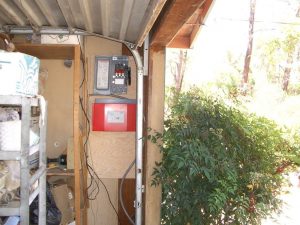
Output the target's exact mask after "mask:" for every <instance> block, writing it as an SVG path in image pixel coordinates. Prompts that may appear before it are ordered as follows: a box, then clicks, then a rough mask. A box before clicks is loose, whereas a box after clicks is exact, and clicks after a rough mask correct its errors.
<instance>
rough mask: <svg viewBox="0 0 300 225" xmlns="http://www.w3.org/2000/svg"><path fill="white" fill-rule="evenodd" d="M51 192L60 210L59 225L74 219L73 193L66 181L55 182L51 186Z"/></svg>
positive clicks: (64, 224)
mask: <svg viewBox="0 0 300 225" xmlns="http://www.w3.org/2000/svg"><path fill="white" fill-rule="evenodd" d="M52 194H53V197H54V200H55V203H56V205H57V207H58V209H59V210H60V211H61V214H62V218H61V223H60V224H61V225H66V224H68V223H70V222H72V221H74V198H73V193H72V192H71V190H70V189H69V188H68V186H67V184H66V183H61V184H57V185H55V186H54V187H53V188H52Z"/></svg>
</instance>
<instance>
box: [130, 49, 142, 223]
mask: <svg viewBox="0 0 300 225" xmlns="http://www.w3.org/2000/svg"><path fill="white" fill-rule="evenodd" d="M131 52H132V55H133V57H134V59H135V62H136V66H137V96H136V98H137V120H136V145H135V148H136V150H135V157H136V158H135V182H136V184H135V225H141V224H142V216H143V215H142V193H143V180H142V178H143V107H144V81H143V77H144V68H143V63H142V59H141V56H140V54H139V52H138V51H137V50H136V49H134V50H131Z"/></svg>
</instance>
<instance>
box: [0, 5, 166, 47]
mask: <svg viewBox="0 0 300 225" xmlns="http://www.w3.org/2000/svg"><path fill="white" fill-rule="evenodd" d="M165 2H166V0H0V27H1V30H2V32H10V31H11V30H12V29H17V28H26V27H27V28H28V27H29V28H30V29H32V28H33V30H35V31H39V30H40V29H41V28H43V29H44V28H45V27H51V28H68V30H69V31H70V32H72V31H73V32H74V31H75V30H83V31H87V32H89V33H95V34H99V35H103V36H104V37H108V38H112V39H117V40H121V41H125V42H129V43H133V44H137V45H141V43H142V42H143V39H144V38H145V35H146V33H148V32H149V30H150V28H151V27H152V25H153V23H154V21H155V20H156V18H157V16H158V14H159V13H160V10H161V9H162V7H163V5H164V4H165Z"/></svg>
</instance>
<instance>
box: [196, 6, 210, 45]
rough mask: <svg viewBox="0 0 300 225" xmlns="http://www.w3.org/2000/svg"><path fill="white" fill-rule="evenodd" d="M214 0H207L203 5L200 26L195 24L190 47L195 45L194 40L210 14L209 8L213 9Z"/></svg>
mask: <svg viewBox="0 0 300 225" xmlns="http://www.w3.org/2000/svg"><path fill="white" fill-rule="evenodd" d="M212 3H213V0H206V1H205V3H204V4H203V5H202V7H201V10H200V15H199V19H198V23H199V24H200V25H199V26H194V29H193V32H192V33H191V35H190V47H192V46H193V44H194V41H195V40H196V39H197V36H198V34H199V31H200V29H201V25H202V24H204V21H205V19H206V17H207V15H208V12H209V10H210V9H211V5H212Z"/></svg>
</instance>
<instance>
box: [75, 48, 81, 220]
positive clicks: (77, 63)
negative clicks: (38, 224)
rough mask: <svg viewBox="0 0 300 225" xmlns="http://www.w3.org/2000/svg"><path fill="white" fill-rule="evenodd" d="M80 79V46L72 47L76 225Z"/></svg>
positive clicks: (79, 191)
mask: <svg viewBox="0 0 300 225" xmlns="http://www.w3.org/2000/svg"><path fill="white" fill-rule="evenodd" d="M79 80H80V47H79V46H75V47H74V77H73V136H74V176H75V218H76V225H81V222H82V217H81V210H80V199H81V190H80V187H81V185H80V145H79V137H80V131H79V109H80V105H79V104H80V103H79V85H80V84H79V82H80V81H79Z"/></svg>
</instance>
